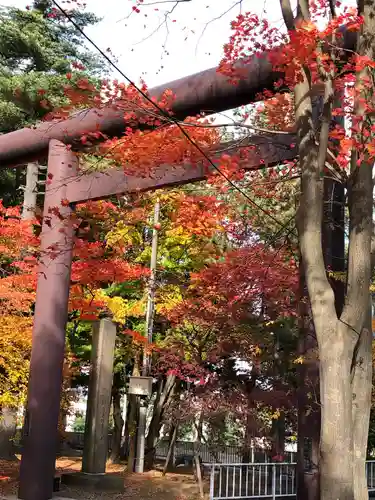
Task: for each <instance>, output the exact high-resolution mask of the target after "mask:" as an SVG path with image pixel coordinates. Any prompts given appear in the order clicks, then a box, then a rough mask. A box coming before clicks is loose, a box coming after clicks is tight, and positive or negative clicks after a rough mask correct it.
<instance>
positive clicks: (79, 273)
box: [72, 258, 147, 288]
mask: <svg viewBox="0 0 375 500" xmlns="http://www.w3.org/2000/svg"><path fill="white" fill-rule="evenodd" d="M146 275H147V269H145V268H143V267H141V266H137V265H132V264H129V263H128V262H126V261H124V260H120V259H118V258H111V259H107V260H104V259H86V260H80V261H76V262H73V264H72V281H73V282H78V283H80V284H81V285H91V287H92V288H95V287H99V286H100V284H101V283H103V284H105V283H121V282H123V281H129V280H132V279H138V278H140V277H142V276H146Z"/></svg>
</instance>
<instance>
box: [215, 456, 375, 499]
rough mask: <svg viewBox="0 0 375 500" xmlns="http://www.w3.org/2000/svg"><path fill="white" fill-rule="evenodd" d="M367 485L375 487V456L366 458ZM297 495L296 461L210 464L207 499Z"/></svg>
mask: <svg viewBox="0 0 375 500" xmlns="http://www.w3.org/2000/svg"><path fill="white" fill-rule="evenodd" d="M366 475H367V486H368V490H369V492H372V491H375V460H370V461H368V462H366ZM294 496H296V464H295V463H285V462H284V463H251V464H237V463H232V464H213V465H212V466H211V476H210V500H240V499H250V498H258V499H261V498H272V499H273V500H275V499H276V498H283V497H294Z"/></svg>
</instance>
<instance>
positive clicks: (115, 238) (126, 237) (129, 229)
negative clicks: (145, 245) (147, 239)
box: [106, 221, 142, 248]
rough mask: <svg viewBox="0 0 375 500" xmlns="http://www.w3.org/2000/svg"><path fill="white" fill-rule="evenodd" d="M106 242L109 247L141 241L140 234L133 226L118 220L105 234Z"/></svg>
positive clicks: (126, 245)
mask: <svg viewBox="0 0 375 500" xmlns="http://www.w3.org/2000/svg"><path fill="white" fill-rule="evenodd" d="M106 242H107V246H109V247H116V246H119V247H121V248H126V247H130V246H133V245H140V244H141V243H142V235H141V234H140V232H139V231H138V230H137V229H136V228H135V227H134V226H129V225H128V224H126V223H125V222H123V221H120V222H118V223H117V224H116V227H115V228H114V229H112V231H110V232H109V233H108V234H107V236H106Z"/></svg>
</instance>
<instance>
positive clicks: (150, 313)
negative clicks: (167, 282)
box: [135, 200, 160, 473]
mask: <svg viewBox="0 0 375 500" xmlns="http://www.w3.org/2000/svg"><path fill="white" fill-rule="evenodd" d="M159 215H160V202H159V200H157V201H156V203H155V207H154V228H153V231H152V247H151V262H150V284H149V288H148V300H147V311H146V332H145V333H146V344H145V350H144V353H143V366H142V376H143V377H147V376H148V375H149V373H150V366H151V356H150V353H149V352H148V347H149V346H150V344H151V343H152V334H153V327H154V309H155V290H156V264H157V257H158V232H159V227H158V224H159ZM138 400H139V419H138V432H137V452H136V460H135V472H138V473H143V471H144V462H145V434H146V417H147V414H146V413H147V408H146V406H145V403H144V401H142V399H141V398H140V397H138Z"/></svg>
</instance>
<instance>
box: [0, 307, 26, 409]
mask: <svg viewBox="0 0 375 500" xmlns="http://www.w3.org/2000/svg"><path fill="white" fill-rule="evenodd" d="M31 334H32V318H30V317H22V316H10V315H9V316H5V315H4V316H2V317H1V322H0V367H1V370H0V406H1V405H6V406H18V405H19V404H20V403H22V402H24V399H25V396H26V389H27V384H28V377H29V359H30V353H31Z"/></svg>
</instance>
